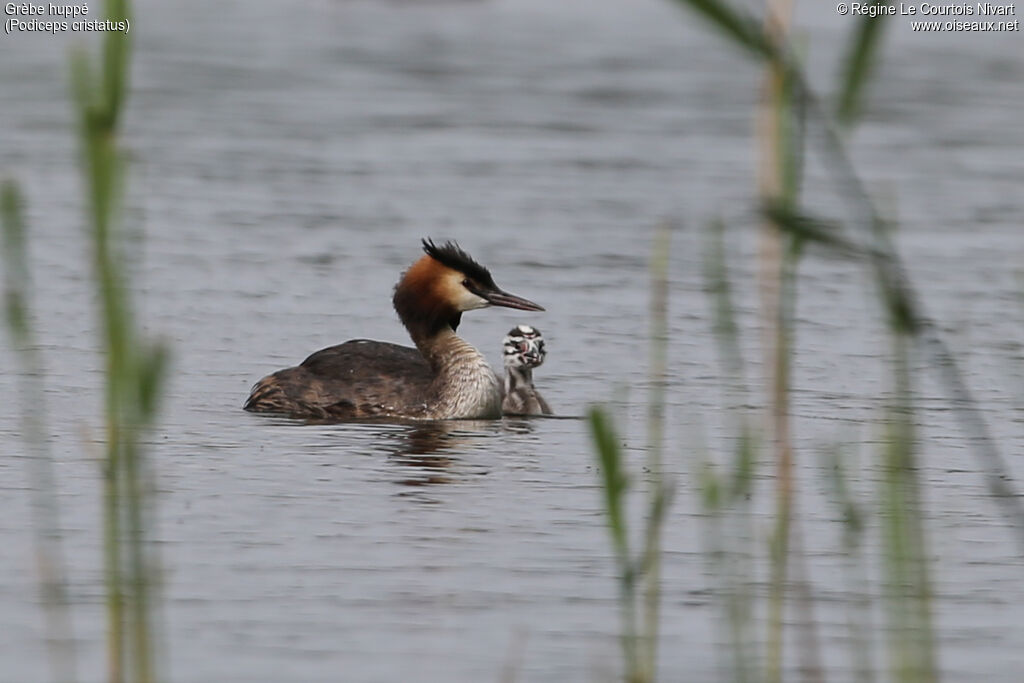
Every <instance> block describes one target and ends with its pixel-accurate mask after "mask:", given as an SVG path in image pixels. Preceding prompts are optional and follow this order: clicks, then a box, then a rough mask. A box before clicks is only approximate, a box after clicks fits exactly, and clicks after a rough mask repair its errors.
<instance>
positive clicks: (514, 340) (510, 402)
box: [501, 325, 551, 415]
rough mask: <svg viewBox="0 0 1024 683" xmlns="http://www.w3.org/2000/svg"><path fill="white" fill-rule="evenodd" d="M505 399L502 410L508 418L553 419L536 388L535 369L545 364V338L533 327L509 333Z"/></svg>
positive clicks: (518, 326) (512, 330) (545, 402)
mask: <svg viewBox="0 0 1024 683" xmlns="http://www.w3.org/2000/svg"><path fill="white" fill-rule="evenodd" d="M503 351H504V355H505V387H504V389H505V392H504V393H505V398H504V399H503V400H502V402H501V410H502V411H503V412H504V413H505V414H507V415H551V407H550V406H549V405H548V403H547V401H545V400H544V399H543V398H542V397H541V395H540V392H538V391H537V388H536V387H534V386H533V369H534V368H539V367H540V366H541V365H542V364H543V363H544V356H546V355H547V351H545V350H544V337H543V336H542V335H541V333H540V330H538V329H537V328H536V327H530V326H529V325H517V326H516V327H513V328H512V329H511V330H509V333H508V334H507V335H506V336H505V341H504V348H503Z"/></svg>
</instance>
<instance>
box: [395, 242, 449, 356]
mask: <svg viewBox="0 0 1024 683" xmlns="http://www.w3.org/2000/svg"><path fill="white" fill-rule="evenodd" d="M459 281H460V277H459V272H458V271H456V270H454V269H453V268H449V267H448V266H445V265H444V264H442V263H440V262H438V261H436V260H435V259H433V258H432V257H430V256H424V257H422V258H421V259H420V260H419V261H417V262H416V263H414V264H412V266H410V267H409V270H407V271H405V275H403V276H402V279H401V280H399V281H398V284H397V285H395V296H394V298H393V299H392V303H394V306H395V311H396V312H397V313H398V318H399V319H400V320H401V321H402V324H403V325H405V328H406V329H407V330H409V336H411V337H412V340H413V341H414V342H416V345H417V346H420V345H421V343H422V342H424V341H426V340H427V339H430V338H432V337H435V336H437V334H438V333H440V332H442V331H443V330H444V329H445V328H446V327H448V328H450V329H452V330H454V329H455V328H457V327H458V326H459V320H460V319H461V317H462V313H461V312H460V311H459V310H458V308H456V304H455V299H454V295H453V293H452V292H451V291H450V290H451V287H452V283H453V282H455V283H457V282H459Z"/></svg>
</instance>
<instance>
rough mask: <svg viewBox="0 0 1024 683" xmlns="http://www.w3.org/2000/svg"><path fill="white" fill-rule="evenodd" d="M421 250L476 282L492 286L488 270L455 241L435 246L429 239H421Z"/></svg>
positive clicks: (492, 279)
mask: <svg viewBox="0 0 1024 683" xmlns="http://www.w3.org/2000/svg"><path fill="white" fill-rule="evenodd" d="M423 251H424V252H426V254H427V256H429V257H431V258H433V259H435V260H437V261H439V262H441V263H443V264H444V265H446V266H448V267H449V268H452V269H453V270H457V271H459V272H460V273H463V274H464V275H465V276H466V277H468V278H470V279H472V280H474V281H476V282H477V283H478V284H481V285H484V286H486V287H491V288H494V287H496V286H495V284H494V278H492V277H491V273H490V271H488V270H487V269H486V268H484V267H483V266H481V265H480V264H479V263H477V262H476V261H474V260H473V257H472V256H470V255H469V254H467V253H466V252H464V251H463V250H462V248H461V247H459V245H458V244H457V243H455V242H451V241H449V242H445V243H444V246H440V247H439V246H437V245H436V244H434V241H433V240H431V239H424V240H423Z"/></svg>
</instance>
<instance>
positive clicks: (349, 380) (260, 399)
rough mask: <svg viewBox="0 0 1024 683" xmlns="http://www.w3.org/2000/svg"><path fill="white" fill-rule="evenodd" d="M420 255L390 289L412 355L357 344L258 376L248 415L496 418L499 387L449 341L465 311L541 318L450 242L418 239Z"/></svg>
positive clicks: (464, 346)
mask: <svg viewBox="0 0 1024 683" xmlns="http://www.w3.org/2000/svg"><path fill="white" fill-rule="evenodd" d="M423 251H424V252H426V256H423V257H421V258H420V259H419V260H418V261H416V263H414V264H413V265H412V266H410V268H409V269H408V270H407V271H405V273H404V274H403V275H402V278H401V279H400V280H399V281H398V284H397V285H395V295H394V298H393V303H394V306H395V311H396V312H397V313H398V318H399V319H400V320H401V321H402V324H403V325H405V328H406V330H408V331H409V336H410V337H412V340H413V342H414V343H415V344H416V348H410V347H408V346H399V345H398V344H389V343H387V342H379V341H370V340H367V339H354V340H352V341H347V342H345V343H344V344H339V345H338V346H331V347H329V348H326V349H322V350H320V351H317V352H316V353H314V354H313V355H311V356H310V357H309V358H307V359H306V360H304V361H302V364H301V365H298V366H296V367H293V368H286V369H284V370H279V371H277V372H275V373H274V374H272V375H268V376H267V377H264V378H263V379H261V380H260V381H259V382H257V383H256V385H255V386H254V387H253V388H252V392H251V393H250V394H249V400H248V401H246V403H245V409H246V410H249V411H252V412H257V413H284V414H287V415H291V416H294V417H309V418H332V419H341V420H345V419H356V418H413V419H435V420H437V419H455V418H497V417H500V416H501V384H500V383H499V382H498V378H497V377H496V376H495V374H494V371H493V370H491V367H490V366H489V365H488V364H487V360H486V359H485V358H484V356H483V354H481V353H480V352H479V351H477V350H476V349H475V348H473V346H472V345H470V344H469V343H468V342H466V341H464V340H462V339H461V338H459V337H458V336H456V334H455V330H456V328H457V327H458V326H459V321H460V320H461V318H462V314H463V312H465V311H472V310H475V309H478V308H485V307H487V306H505V307H506V308H517V309H520V310H524V311H543V310H544V309H543V308H541V307H540V306H538V305H537V304H535V303H533V302H532V301H527V300H526V299H523V298H520V297H518V296H514V295H512V294H509V293H507V292H504V291H502V290H501V289H499V288H498V286H497V285H496V284H494V279H493V278H492V277H491V274H490V272H488V270H487V269H486V268H484V267H483V266H481V265H480V264H479V263H477V262H476V261H474V260H473V259H472V258H471V257H470V256H469V254H467V253H466V252H464V251H463V250H462V249H460V248H459V246H458V245H457V244H456V243H454V242H447V243H445V244H444V246H437V245H435V244H434V243H433V242H432V241H430V240H423Z"/></svg>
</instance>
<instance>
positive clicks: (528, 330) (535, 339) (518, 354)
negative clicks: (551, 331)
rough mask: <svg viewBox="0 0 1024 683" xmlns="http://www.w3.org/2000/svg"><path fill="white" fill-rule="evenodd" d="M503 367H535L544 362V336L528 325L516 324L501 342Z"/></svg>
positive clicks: (545, 353) (545, 352)
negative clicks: (503, 356)
mask: <svg viewBox="0 0 1024 683" xmlns="http://www.w3.org/2000/svg"><path fill="white" fill-rule="evenodd" d="M503 350H504V355H505V367H506V368H509V369H519V368H530V369H532V368H537V367H540V366H541V365H543V364H544V357H545V356H546V355H547V351H545V350H544V336H543V335H541V333H540V330H538V329H537V328H536V327H530V326H529V325H516V326H515V327H513V328H512V329H511V330H509V332H508V334H507V335H505V340H504V342H503Z"/></svg>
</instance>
